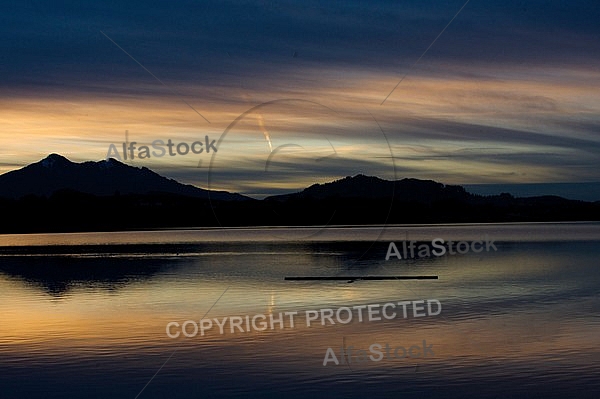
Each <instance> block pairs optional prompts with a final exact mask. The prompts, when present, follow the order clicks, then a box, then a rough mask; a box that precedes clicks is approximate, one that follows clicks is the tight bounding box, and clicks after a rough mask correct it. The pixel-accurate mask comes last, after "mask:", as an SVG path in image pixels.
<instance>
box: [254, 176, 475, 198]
mask: <svg viewBox="0 0 600 399" xmlns="http://www.w3.org/2000/svg"><path fill="white" fill-rule="evenodd" d="M475 197H476V196H474V195H473V194H469V193H467V192H466V191H465V189H464V188H463V187H461V186H450V185H444V184H442V183H438V182H435V181H433V180H419V179H402V180H397V181H389V180H383V179H380V178H378V177H374V176H365V175H363V174H359V175H356V176H353V177H351V176H347V177H345V178H343V179H340V180H336V181H333V182H330V183H325V184H313V185H312V186H310V187H308V188H306V189H304V190H302V191H301V192H298V193H292V194H283V195H276V196H271V197H267V198H265V200H267V201H279V202H281V201H290V200H296V201H300V200H327V199H369V200H375V199H379V200H381V199H390V200H392V199H393V200H394V201H398V200H400V201H420V202H431V201H434V200H442V199H456V200H469V199H473V198H475Z"/></svg>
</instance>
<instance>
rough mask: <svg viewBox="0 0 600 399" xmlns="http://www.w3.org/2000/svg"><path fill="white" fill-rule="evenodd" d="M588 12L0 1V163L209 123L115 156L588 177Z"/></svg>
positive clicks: (244, 187) (598, 45)
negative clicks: (164, 149) (142, 153)
mask: <svg viewBox="0 0 600 399" xmlns="http://www.w3.org/2000/svg"><path fill="white" fill-rule="evenodd" d="M463 6H464V8H463V9H462V11H461V12H460V13H459V14H458V15H456V14H457V12H458V11H459V10H461V7H463ZM455 15H456V18H454V20H452V19H453V17H455ZM451 20H452V23H451V24H450V25H449V26H448V27H447V29H445V31H443V30H444V27H446V26H447V24H448V23H449V22H450V21H451ZM598 21H600V3H597V2H593V1H554V0H544V1H541V0H535V1H516V0H505V1H487V0H471V1H469V2H468V3H467V4H466V5H465V1H463V0H458V1H455V0H448V1H430V0H424V1H422V0H420V1H402V2H398V1H391V0H390V1H381V0H371V1H352V0H349V1H328V2H324V1H312V0H308V1H302V2H291V1H277V2H276V1H231V2H230V1H221V2H218V3H217V2H172V1H170V2H167V1H154V2H151V3H148V2H141V1H130V2H127V3H124V2H120V1H97V2H93V3H89V4H88V3H81V2H77V1H56V2H34V1H30V2H2V12H1V13H0V35H1V37H2V39H3V40H1V41H0V55H1V57H2V60H1V62H0V76H1V78H0V123H1V126H2V129H1V130H0V148H1V150H0V173H5V172H7V171H10V170H14V169H18V168H21V167H23V166H25V165H27V164H30V163H32V162H37V161H39V160H40V159H42V158H44V157H46V156H47V155H48V154H50V153H59V154H62V155H64V156H66V157H67V158H69V159H71V160H72V161H76V162H81V161H89V160H93V161H98V160H102V159H105V158H106V156H107V153H108V148H109V146H110V144H115V146H116V147H117V148H118V149H119V150H121V148H122V143H123V142H125V140H126V131H127V132H128V135H127V137H128V141H129V142H136V143H137V146H138V147H139V146H141V145H150V143H151V142H152V141H154V140H163V141H165V142H166V141H167V140H168V139H171V140H172V141H173V142H174V143H182V142H184V143H187V144H191V143H193V142H194V141H202V142H204V141H205V137H206V136H208V137H209V138H210V140H211V141H212V140H216V141H219V139H221V140H220V142H219V144H218V152H217V153H216V154H215V153H211V154H206V153H202V154H200V155H194V154H191V153H188V154H186V155H177V156H168V155H167V156H163V157H161V158H157V157H151V158H150V159H137V158H136V159H134V160H133V161H132V160H123V162H125V163H127V164H129V165H133V166H139V167H141V166H146V167H148V168H150V169H152V170H154V171H156V172H158V173H160V174H162V175H164V176H167V177H170V178H175V179H177V180H179V181H181V182H184V183H189V184H195V185H198V186H201V187H209V188H213V189H226V190H231V191H238V192H242V193H245V194H250V195H254V196H257V197H260V196H264V195H268V194H272V193H278V192H282V191H289V190H294V189H298V188H301V187H304V186H306V185H307V184H311V183H314V182H326V181H330V180H332V179H337V178H341V177H344V176H347V175H355V174H357V173H363V174H367V175H377V176H379V177H382V178H387V179H392V178H403V177H414V178H420V179H432V180H436V181H440V182H443V183H447V184H482V183H493V184H515V183H591V182H600V156H599V154H600V63H599V61H600V40H599V39H600V23H599V22H598ZM442 31H443V33H442V34H441V36H439V38H438V39H437V40H435V39H436V37H437V36H438V35H439V34H440V32H442ZM434 40H435V43H433V42H434ZM432 43H433V45H432ZM430 45H431V47H430V48H429V50H428V51H427V52H426V53H425V54H424V55H423V57H422V58H420V59H419V57H420V56H421V55H422V54H423V52H425V50H426V49H427V48H428V47H429V46H430ZM125 52H127V53H128V54H129V55H128V54H126V53H125ZM417 60H419V61H418V62H417ZM415 62H416V63H415ZM140 64H141V65H140ZM405 74H407V75H406V78H405V79H403V80H402V82H401V83H400V84H399V85H398V87H397V88H396V89H395V91H394V92H393V93H392V94H391V95H390V96H389V98H388V99H387V100H386V101H385V102H384V103H383V104H382V101H384V99H385V98H386V96H387V95H388V94H389V93H390V92H391V91H392V89H393V88H394V86H395V85H396V84H397V83H398V82H399V81H400V80H401V79H402V77H403V76H404V75H405ZM161 82H162V83H161ZM204 118H206V119H204ZM236 118H238V119H236ZM207 120H208V121H207ZM549 187H550V186H549ZM578 187H585V185H583V186H578ZM596 199H597V200H600V198H596Z"/></svg>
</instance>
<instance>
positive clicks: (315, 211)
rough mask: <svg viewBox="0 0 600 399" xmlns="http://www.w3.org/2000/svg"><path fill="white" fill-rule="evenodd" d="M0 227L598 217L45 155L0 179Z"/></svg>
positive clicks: (542, 200)
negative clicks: (228, 179)
mask: <svg viewBox="0 0 600 399" xmlns="http://www.w3.org/2000/svg"><path fill="white" fill-rule="evenodd" d="M0 214H1V215H2V221H3V222H2V224H0V233H32V232H71V231H117V230H136V229H156V228H194V227H219V226H221V227H234V226H236V227H241V226H315V225H319V226H323V225H366V224H415V223H419V224H420V223H492V222H549V221H592V220H600V202H595V203H592V202H585V201H575V200H568V199H564V198H561V197H557V196H550V195H548V196H538V197H529V198H517V197H514V196H513V195H511V194H508V193H503V194H500V195H493V196H482V195H476V194H472V193H469V192H468V191H466V190H465V189H464V188H463V187H461V186H456V185H445V184H442V183H439V182H435V181H433V180H419V179H410V178H405V179H401V180H396V181H389V180H383V179H380V178H378V177H374V176H365V175H362V174H359V175H356V176H347V177H345V178H342V179H339V180H335V181H332V182H329V183H324V184H313V185H311V186H309V187H307V188H305V189H304V190H301V191H299V192H296V193H289V194H284V195H276V196H271V197H267V198H265V199H264V200H254V199H252V198H249V197H245V196H243V195H240V194H232V193H228V192H224V191H209V190H204V189H202V188H198V187H194V186H191V185H185V184H181V183H178V182H177V181H175V180H172V179H167V178H165V177H163V176H160V175H158V174H157V173H155V172H153V171H151V170H150V169H148V168H138V167H132V166H128V165H125V164H123V163H121V162H119V161H116V160H114V159H109V160H106V161H99V162H83V163H74V162H71V161H69V160H68V159H66V158H64V157H62V156H60V155H57V154H51V155H49V156H48V157H46V158H45V159H43V160H41V161H39V162H36V163H33V164H31V165H29V166H26V167H24V168H22V169H19V170H16V171H12V172H8V173H6V174H4V175H1V176H0Z"/></svg>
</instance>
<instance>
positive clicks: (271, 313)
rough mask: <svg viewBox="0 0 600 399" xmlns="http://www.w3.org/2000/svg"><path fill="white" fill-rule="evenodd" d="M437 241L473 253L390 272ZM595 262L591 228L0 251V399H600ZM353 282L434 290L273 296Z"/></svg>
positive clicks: (17, 243) (316, 232)
mask: <svg viewBox="0 0 600 399" xmlns="http://www.w3.org/2000/svg"><path fill="white" fill-rule="evenodd" d="M435 238H440V239H443V240H444V242H448V241H450V240H452V241H454V242H457V241H465V242H469V243H470V242H472V241H477V240H481V241H482V243H481V244H478V246H475V247H469V250H468V251H466V252H465V253H463V254H459V253H456V254H454V255H451V254H449V253H446V254H444V255H442V256H434V255H432V256H430V257H422V258H417V257H415V258H410V259H404V255H403V253H402V252H403V247H402V242H403V241H408V242H409V241H411V240H415V241H417V243H416V246H418V245H424V244H426V243H429V244H431V241H432V240H433V239H435ZM391 241H393V242H395V243H396V245H397V247H398V250H399V252H400V254H401V256H402V257H403V259H397V257H391V258H390V259H389V260H387V261H386V260H385V258H386V254H387V253H388V247H389V243H390V242H391ZM486 241H487V242H488V245H487V248H486ZM491 241H493V244H492V245H491V246H490V244H489V243H490V242H491ZM429 244H427V245H429ZM462 249H465V247H464V245H463V247H462ZM473 249H482V250H481V252H474V251H473ZM486 249H487V250H486ZM599 260H600V224H599V223H555V224H548V223H541V224H487V225H435V226H386V227H381V226H368V227H350V228H342V227H327V228H302V229H296V228H253V229H227V230H224V229H203V230H170V231H151V232H120V233H84V234H35V235H2V236H0V315H1V316H2V319H1V320H0V370H1V373H0V397H1V398H107V397H109V398H113V399H116V398H136V397H139V398H165V397H168V398H180V397H181V398H183V397H185V398H189V397H198V398H208V397H210V398H212V397H223V398H225V397H257V398H258V397H260V398H263V397H271V396H272V397H283V396H285V397H286V398H305V397H311V398H337V397H339V398H347V397H356V398H364V397H376V396H377V397H394V398H396V397H410V398H465V397H472V398H485V397H490V398H491V397H501V398H532V397H536V398H566V397H568V398H598V397H600V351H599V349H598V344H599V342H600V338H599V337H600V296H599V293H600V262H599ZM367 275H368V276H416V275H426V276H437V280H401V279H398V280H388V281H366V280H360V279H352V280H342V281H287V280H284V278H285V277H290V276H313V277H336V276H338V277H339V276H353V277H354V278H358V277H360V276H367ZM421 300H436V301H439V303H440V304H441V312H440V313H439V314H437V315H436V314H435V313H437V307H436V302H433V301H431V302H429V304H430V305H431V304H433V308H432V310H431V313H432V314H430V315H428V314H427V313H428V312H429V310H428V308H427V302H423V303H421V302H418V301H421ZM403 301H411V302H410V304H408V305H399V304H398V303H399V302H400V303H402V302H403ZM388 303H393V304H394V306H395V307H392V306H388V307H387V308H386V312H387V313H385V314H386V315H387V316H390V315H391V314H392V311H394V316H393V317H389V318H386V317H382V316H383V311H384V309H383V306H380V307H377V306H371V307H370V308H367V307H366V306H365V305H377V304H379V305H384V304H388ZM402 306H406V308H405V309H407V317H406V318H405V317H404V314H403V307H402ZM340 308H350V310H349V311H345V310H340ZM327 309H332V313H333V317H332V318H331V319H328V318H327V317H325V316H327V315H328V313H327ZM321 310H324V313H320V312H319V311H321ZM338 310H340V312H339V314H340V318H339V319H338V318H337V316H336V314H337V313H336V312H338ZM369 310H370V311H372V313H371V314H369ZM311 311H317V313H316V315H317V318H315V320H313V321H312V322H311V323H310V325H309V324H308V322H307V320H306V318H307V315H308V316H310V317H312V316H314V315H315V313H313V312H311ZM284 312H297V313H295V314H294V313H291V314H292V316H290V313H288V316H285V315H284V316H285V317H284V320H283V322H282V323H277V318H278V317H279V314H280V313H284ZM350 312H351V313H350ZM262 315H264V319H263V318H262ZM236 316H239V317H240V318H239V319H237V318H235V317H236ZM246 316H248V319H247V320H248V322H247V321H246ZM255 316H256V317H257V318H255V320H257V322H258V324H257V328H254V326H253V325H252V319H253V318H254V317H255ZM350 316H351V317H352V320H351V321H349V322H347V323H342V321H344V322H345V321H347V320H348V319H349V317H350ZM359 316H360V317H362V321H359V320H358V319H359ZM203 317H204V320H203V322H204V323H205V324H204V326H205V327H207V326H208V324H207V323H208V321H207V320H211V323H213V326H212V328H208V327H207V328H206V330H205V331H204V332H205V334H204V335H203V336H201V335H200V332H199V333H198V335H196V336H193V337H186V336H184V335H183V334H182V333H181V325H182V324H183V323H185V322H186V321H189V322H188V323H187V327H186V333H187V334H188V335H193V334H192V333H193V332H194V326H195V325H196V326H197V325H198V324H201V320H202V319H203ZM225 317H227V319H225V320H226V321H223V320H224V318H225ZM231 317H234V320H236V321H239V323H238V327H235V326H234V327H233V329H234V332H231ZM271 317H273V319H274V320H275V321H274V323H273V329H271V328H270V326H269V323H270V318H271ZM290 318H291V319H292V320H293V321H294V325H293V326H292V325H291V322H290ZM370 318H371V319H370ZM215 319H216V320H215ZM261 320H266V323H267V328H266V329H265V330H262V331H261V330H260V328H258V327H260V326H261V324H260V321H261ZM217 321H218V322H219V323H222V324H223V326H224V327H223V333H221V331H220V330H219V327H218V325H217ZM170 322H176V323H179V326H180V327H179V328H177V326H176V325H172V327H171V330H170V332H171V334H173V335H176V333H177V332H179V336H178V337H177V338H170V337H169V336H167V330H166V327H167V324H168V323H170ZM331 322H334V323H335V324H331ZM234 324H235V323H234ZM323 324H325V325H323ZM423 341H425V344H424V343H423ZM373 344H380V345H382V347H381V348H382V350H381V353H382V355H383V356H382V357H383V358H382V359H380V360H379V359H378V358H379V356H378V355H377V354H376V353H374V352H369V353H368V355H369V354H370V355H372V356H374V359H375V360H379V361H375V360H371V359H368V357H367V359H368V360H367V361H365V362H359V360H361V359H359V358H360V356H361V354H360V352H359V351H360V350H364V351H367V352H368V351H369V347H370V346H371V345H373ZM385 344H389V347H391V348H392V349H391V353H390V354H389V355H388V354H387V353H386V350H385ZM399 346H401V347H404V348H405V349H406V350H407V351H408V350H413V353H414V355H415V356H410V355H409V354H407V356H405V357H401V358H393V351H394V348H396V347H399ZM415 346H419V347H420V349H418V350H417V349H410V348H411V347H415ZM423 346H430V350H431V352H427V353H426V355H427V356H423V355H424V351H423ZM328 348H332V351H333V353H334V354H335V355H336V358H337V359H338V362H339V364H338V365H336V364H335V362H334V361H333V360H332V357H331V356H328V357H327V358H326V354H327V353H328ZM342 348H345V349H344V351H345V353H347V352H348V351H350V353H352V355H353V356H352V357H351V361H350V363H348V361H347V358H346V359H345V360H344V358H342V356H341V351H342ZM376 349H377V347H376ZM402 351H403V350H402V349H400V350H399V351H398V352H397V353H398V354H399V355H402ZM419 354H420V355H421V356H420V357H416V355H419ZM324 360H327V364H326V365H325V366H324V365H323V363H324Z"/></svg>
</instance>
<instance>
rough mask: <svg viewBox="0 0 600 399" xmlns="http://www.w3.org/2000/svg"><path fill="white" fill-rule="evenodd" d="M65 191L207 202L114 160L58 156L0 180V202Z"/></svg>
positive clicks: (193, 191) (201, 194) (192, 190)
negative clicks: (178, 197)
mask: <svg viewBox="0 0 600 399" xmlns="http://www.w3.org/2000/svg"><path fill="white" fill-rule="evenodd" d="M65 190H67V191H75V192H78V193H83V194H90V195H94V196H112V195H115V194H121V195H127V194H138V195H144V194H152V193H165V194H176V195H182V196H188V197H195V198H209V191H208V190H204V189H201V188H198V187H194V186H192V185H187V184H181V183H179V182H177V181H175V180H172V179H168V178H166V177H163V176H160V175H159V174H157V173H155V172H153V171H151V170H150V169H148V168H146V167H142V168H138V167H133V166H129V165H125V164H124V163H121V162H119V161H117V160H115V159H113V158H110V159H108V160H105V161H98V162H93V161H88V162H82V163H75V162H71V161H69V160H68V159H67V158H65V157H63V156H61V155H58V154H50V155H48V156H47V157H46V158H44V159H42V160H41V161H39V162H36V163H33V164H31V165H28V166H25V167H24V168H22V169H19V170H15V171H11V172H8V173H5V174H3V175H1V176H0V197H2V198H14V199H16V198H21V197H24V196H27V195H35V196H42V197H49V196H51V195H53V194H56V193H57V192H60V191H65ZM210 198H211V199H214V200H222V201H239V200H248V199H250V198H248V197H245V196H243V195H240V194H231V193H228V192H225V191H210Z"/></svg>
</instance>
